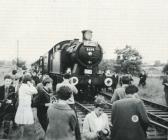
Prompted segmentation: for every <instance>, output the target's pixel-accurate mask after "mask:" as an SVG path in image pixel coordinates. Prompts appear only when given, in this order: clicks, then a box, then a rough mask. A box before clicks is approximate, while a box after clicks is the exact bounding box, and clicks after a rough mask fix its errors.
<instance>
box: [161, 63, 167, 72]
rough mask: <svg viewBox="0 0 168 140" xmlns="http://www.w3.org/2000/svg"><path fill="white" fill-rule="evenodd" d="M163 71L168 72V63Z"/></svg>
mask: <svg viewBox="0 0 168 140" xmlns="http://www.w3.org/2000/svg"><path fill="white" fill-rule="evenodd" d="M162 72H163V73H167V72H168V63H167V64H166V65H165V66H164V67H163V70H162Z"/></svg>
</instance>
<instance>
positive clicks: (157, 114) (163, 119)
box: [103, 93, 168, 139]
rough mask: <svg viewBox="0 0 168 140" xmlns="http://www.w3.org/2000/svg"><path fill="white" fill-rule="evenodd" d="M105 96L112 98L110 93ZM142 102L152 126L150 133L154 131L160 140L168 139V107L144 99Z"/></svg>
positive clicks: (108, 98) (104, 94)
mask: <svg viewBox="0 0 168 140" xmlns="http://www.w3.org/2000/svg"><path fill="white" fill-rule="evenodd" d="M103 96H105V97H106V99H107V100H110V99H111V97H112V96H111V95H109V94H108V93H103ZM141 100H142V101H143V102H144V105H145V108H146V110H147V114H148V117H149V118H150V125H151V126H150V128H149V129H148V132H152V131H154V133H155V135H154V136H155V138H157V137H159V138H160V139H162V138H163V139H168V107H167V106H164V105H160V104H157V103H154V102H151V101H149V100H147V99H144V98H141ZM108 104H110V103H108ZM111 106H112V104H111ZM154 129H155V130H154ZM150 135H151V133H149V136H150ZM152 136H153V134H152Z"/></svg>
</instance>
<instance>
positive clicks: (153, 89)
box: [134, 77, 166, 105]
mask: <svg viewBox="0 0 168 140" xmlns="http://www.w3.org/2000/svg"><path fill="white" fill-rule="evenodd" d="M138 82H139V78H134V84H135V85H138ZM163 88H164V87H163V85H162V79H160V78H159V77H148V78H147V81H146V87H145V88H142V87H139V92H138V94H139V96H140V97H143V98H146V99H148V100H151V101H153V102H156V103H158V104H163V105H166V101H165V95H164V90H163Z"/></svg>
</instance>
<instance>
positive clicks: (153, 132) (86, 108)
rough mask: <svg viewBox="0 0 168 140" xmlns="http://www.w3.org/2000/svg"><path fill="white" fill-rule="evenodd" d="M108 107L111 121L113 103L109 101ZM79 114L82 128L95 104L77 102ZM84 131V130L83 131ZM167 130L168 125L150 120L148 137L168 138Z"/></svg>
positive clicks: (153, 138)
mask: <svg viewBox="0 0 168 140" xmlns="http://www.w3.org/2000/svg"><path fill="white" fill-rule="evenodd" d="M107 106H108V107H107V108H106V109H105V110H104V112H105V113H107V115H108V118H109V121H110V120H111V106H112V104H110V103H108V104H107ZM76 108H77V114H78V119H79V124H80V130H82V124H83V120H84V118H85V116H86V114H88V113H89V112H91V111H92V110H93V108H94V106H93V104H81V103H79V102H76ZM81 132H82V131H81ZM167 132H168V127H167V126H165V125H162V124H160V123H158V122H156V121H153V120H150V126H149V127H148V130H147V138H148V140H167V139H168V137H167Z"/></svg>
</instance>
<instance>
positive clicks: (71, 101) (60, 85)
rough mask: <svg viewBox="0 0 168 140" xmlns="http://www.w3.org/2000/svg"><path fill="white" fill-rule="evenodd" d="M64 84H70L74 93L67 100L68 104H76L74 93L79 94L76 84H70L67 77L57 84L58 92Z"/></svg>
mask: <svg viewBox="0 0 168 140" xmlns="http://www.w3.org/2000/svg"><path fill="white" fill-rule="evenodd" d="M62 86H68V87H69V88H70V89H71V91H72V94H71V97H70V98H69V99H68V100H67V103H68V104H74V103H75V100H74V95H73V94H77V93H78V90H77V88H76V87H75V86H74V85H72V84H70V83H69V80H68V79H65V80H64V81H63V82H62V83H59V84H57V86H56V92H57V91H58V90H59V88H60V87H62Z"/></svg>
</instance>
